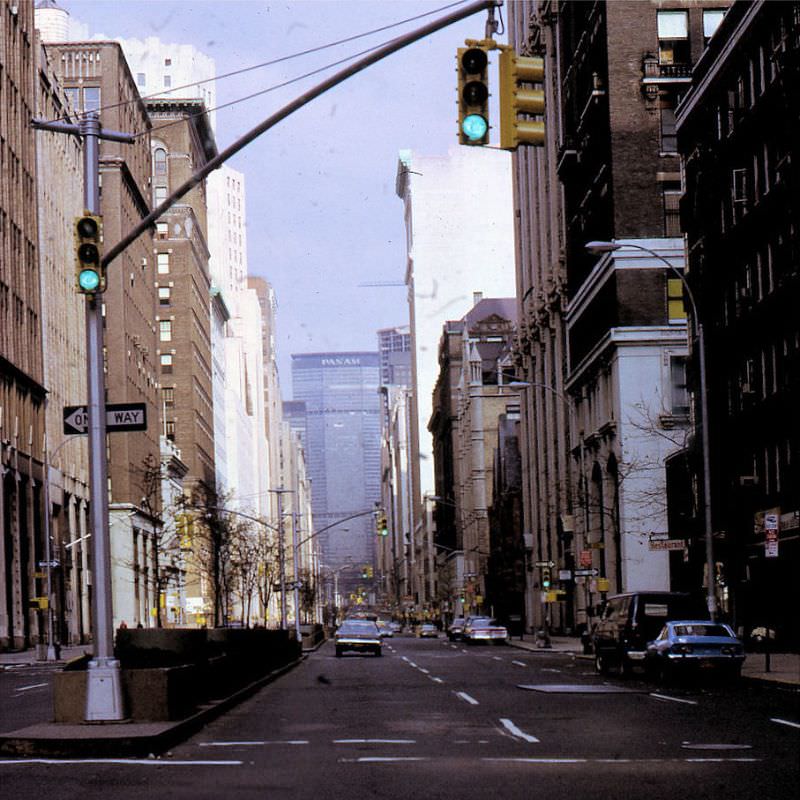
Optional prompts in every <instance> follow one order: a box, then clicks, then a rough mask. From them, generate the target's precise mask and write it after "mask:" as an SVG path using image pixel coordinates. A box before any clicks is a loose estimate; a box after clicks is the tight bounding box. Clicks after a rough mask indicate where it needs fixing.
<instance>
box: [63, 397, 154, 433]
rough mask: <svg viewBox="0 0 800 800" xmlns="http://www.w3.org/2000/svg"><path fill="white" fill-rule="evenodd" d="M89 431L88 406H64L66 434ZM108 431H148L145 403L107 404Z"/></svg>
mask: <svg viewBox="0 0 800 800" xmlns="http://www.w3.org/2000/svg"><path fill="white" fill-rule="evenodd" d="M88 430H89V412H88V410H87V408H86V406H64V433H66V434H73V435H74V434H80V433H87V432H88ZM106 430H107V431H108V432H110V433H111V432H114V431H146V430H147V409H146V406H145V404H144V403H107V404H106Z"/></svg>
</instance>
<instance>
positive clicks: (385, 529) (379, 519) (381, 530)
mask: <svg viewBox="0 0 800 800" xmlns="http://www.w3.org/2000/svg"><path fill="white" fill-rule="evenodd" d="M375 532H376V533H377V534H378V536H388V535H389V525H388V523H387V522H386V514H384V513H383V511H378V513H377V515H376V516H375Z"/></svg>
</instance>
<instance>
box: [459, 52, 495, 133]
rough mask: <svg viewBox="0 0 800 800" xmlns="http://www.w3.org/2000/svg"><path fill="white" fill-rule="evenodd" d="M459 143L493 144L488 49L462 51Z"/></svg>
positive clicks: (460, 58) (460, 62) (460, 53)
mask: <svg viewBox="0 0 800 800" xmlns="http://www.w3.org/2000/svg"><path fill="white" fill-rule="evenodd" d="M456 58H457V59H458V140H459V142H461V144H469V145H480V144H489V56H488V55H487V50H486V48H484V47H481V46H476V45H472V46H470V47H459V48H458V54H457V56H456Z"/></svg>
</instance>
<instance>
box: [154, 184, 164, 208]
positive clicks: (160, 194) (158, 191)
mask: <svg viewBox="0 0 800 800" xmlns="http://www.w3.org/2000/svg"><path fill="white" fill-rule="evenodd" d="M166 199H167V187H166V186H156V187H155V189H153V200H154V202H155V205H156V207H158V206H160V205H161V204H162V203H163V202H164V201H165V200H166Z"/></svg>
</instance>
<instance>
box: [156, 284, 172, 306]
mask: <svg viewBox="0 0 800 800" xmlns="http://www.w3.org/2000/svg"><path fill="white" fill-rule="evenodd" d="M171 291H172V290H171V289H170V288H169V286H159V287H158V303H159V305H162V306H168V305H169V304H170V303H171V302H172V298H171V297H170V293H171Z"/></svg>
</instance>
